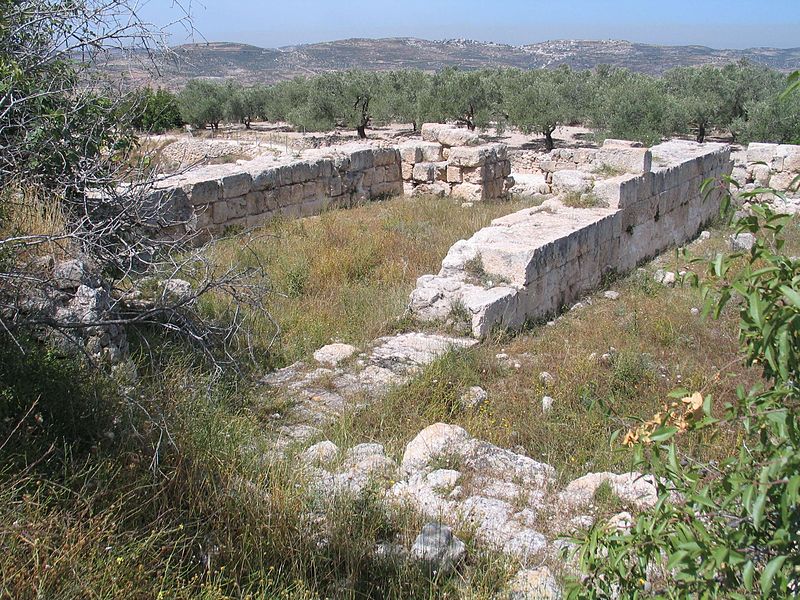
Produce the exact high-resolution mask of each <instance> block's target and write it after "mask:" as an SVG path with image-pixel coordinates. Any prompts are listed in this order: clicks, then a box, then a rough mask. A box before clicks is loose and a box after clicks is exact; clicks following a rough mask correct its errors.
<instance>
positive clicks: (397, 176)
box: [385, 163, 413, 182]
mask: <svg viewBox="0 0 800 600" xmlns="http://www.w3.org/2000/svg"><path fill="white" fill-rule="evenodd" d="M412 170H413V169H412ZM385 171H386V181H387V182H389V181H395V182H396V181H402V180H403V176H402V173H401V172H400V163H393V164H391V165H386V167H385Z"/></svg>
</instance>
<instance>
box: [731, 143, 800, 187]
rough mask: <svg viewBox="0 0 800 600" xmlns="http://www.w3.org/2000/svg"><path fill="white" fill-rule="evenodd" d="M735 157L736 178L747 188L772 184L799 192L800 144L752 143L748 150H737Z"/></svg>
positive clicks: (772, 185)
mask: <svg viewBox="0 0 800 600" xmlns="http://www.w3.org/2000/svg"><path fill="white" fill-rule="evenodd" d="M735 160H736V164H735V166H734V169H733V178H734V179H736V181H738V182H739V183H740V184H741V185H743V186H744V189H754V188H756V187H772V188H774V189H776V190H778V191H780V192H789V193H797V183H796V182H795V179H796V178H797V177H798V176H799V175H800V146H793V145H790V144H750V145H749V146H748V147H747V150H745V151H743V152H737V153H736V155H735ZM793 182H794V185H792V183H793Z"/></svg>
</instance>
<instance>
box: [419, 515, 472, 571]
mask: <svg viewBox="0 0 800 600" xmlns="http://www.w3.org/2000/svg"><path fill="white" fill-rule="evenodd" d="M466 555H467V548H466V546H465V545H464V542H462V541H461V540H460V539H458V538H457V537H456V536H455V535H453V530H452V529H450V528H449V527H448V526H447V525H442V524H441V523H427V524H426V525H425V526H424V527H423V528H422V532H421V533H420V534H419V535H418V536H417V539H416V540H415V541H414V545H413V546H412V547H411V556H412V557H413V558H415V559H417V560H419V561H421V562H423V563H425V564H426V566H427V567H428V568H429V569H430V570H431V571H434V572H436V573H450V572H451V571H453V569H455V568H456V567H457V566H458V564H459V563H460V562H461V561H462V560H464V557H465V556H466Z"/></svg>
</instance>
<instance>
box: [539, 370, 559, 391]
mask: <svg viewBox="0 0 800 600" xmlns="http://www.w3.org/2000/svg"><path fill="white" fill-rule="evenodd" d="M555 381H556V378H555V377H553V375H552V374H551V373H550V372H549V371H542V372H541V373H539V383H541V384H542V385H543V386H545V387H550V386H551V385H553V383H555Z"/></svg>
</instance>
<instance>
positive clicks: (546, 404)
mask: <svg viewBox="0 0 800 600" xmlns="http://www.w3.org/2000/svg"><path fill="white" fill-rule="evenodd" d="M554 403H555V399H553V398H552V397H551V396H545V397H544V398H542V412H545V413H548V412H550V410H551V409H552V408H553V404H554Z"/></svg>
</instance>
